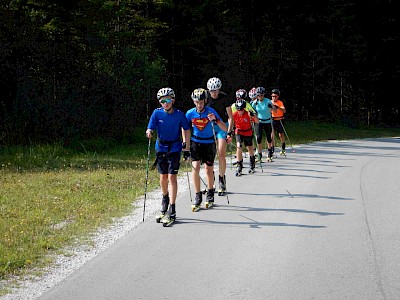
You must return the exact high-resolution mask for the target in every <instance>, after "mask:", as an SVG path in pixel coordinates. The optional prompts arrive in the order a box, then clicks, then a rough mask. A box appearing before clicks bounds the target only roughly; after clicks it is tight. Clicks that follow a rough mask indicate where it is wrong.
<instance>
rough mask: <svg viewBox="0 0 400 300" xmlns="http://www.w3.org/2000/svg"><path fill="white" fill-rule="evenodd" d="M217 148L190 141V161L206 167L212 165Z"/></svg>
mask: <svg viewBox="0 0 400 300" xmlns="http://www.w3.org/2000/svg"><path fill="white" fill-rule="evenodd" d="M216 153H217V148H216V146H215V143H210V144H204V143H197V142H194V141H190V156H191V158H192V161H199V160H200V162H201V163H202V164H206V165H207V166H210V167H211V166H213V165H214V159H215V154H216Z"/></svg>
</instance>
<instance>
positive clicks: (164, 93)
mask: <svg viewBox="0 0 400 300" xmlns="http://www.w3.org/2000/svg"><path fill="white" fill-rule="evenodd" d="M164 96H170V97H172V98H175V92H174V90H173V89H171V88H169V87H166V88H162V89H160V90H159V91H158V92H157V100H160V98H161V97H164Z"/></svg>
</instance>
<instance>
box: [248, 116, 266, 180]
mask: <svg viewBox="0 0 400 300" xmlns="http://www.w3.org/2000/svg"><path fill="white" fill-rule="evenodd" d="M251 126H252V127H253V136H254V141H255V142H256V147H257V137H256V134H255V129H254V123H251ZM261 153H262V149H261ZM260 157H261V156H260ZM260 168H261V173H264V169H263V167H262V163H261V158H260Z"/></svg>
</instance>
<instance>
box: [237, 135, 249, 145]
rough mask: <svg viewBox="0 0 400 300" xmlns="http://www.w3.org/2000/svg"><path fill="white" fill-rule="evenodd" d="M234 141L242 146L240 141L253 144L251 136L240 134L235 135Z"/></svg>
mask: <svg viewBox="0 0 400 300" xmlns="http://www.w3.org/2000/svg"><path fill="white" fill-rule="evenodd" d="M236 142H237V143H240V146H242V143H244V145H245V146H246V147H247V146H253V136H252V135H251V136H245V135H241V134H237V135H236Z"/></svg>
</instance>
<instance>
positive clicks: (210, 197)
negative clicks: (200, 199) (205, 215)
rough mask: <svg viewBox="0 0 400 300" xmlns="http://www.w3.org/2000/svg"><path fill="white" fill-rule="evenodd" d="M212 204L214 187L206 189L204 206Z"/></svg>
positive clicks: (207, 206)
mask: <svg viewBox="0 0 400 300" xmlns="http://www.w3.org/2000/svg"><path fill="white" fill-rule="evenodd" d="M213 206H214V189H211V190H208V191H207V198H206V208H207V209H208V208H211V207H213Z"/></svg>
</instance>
